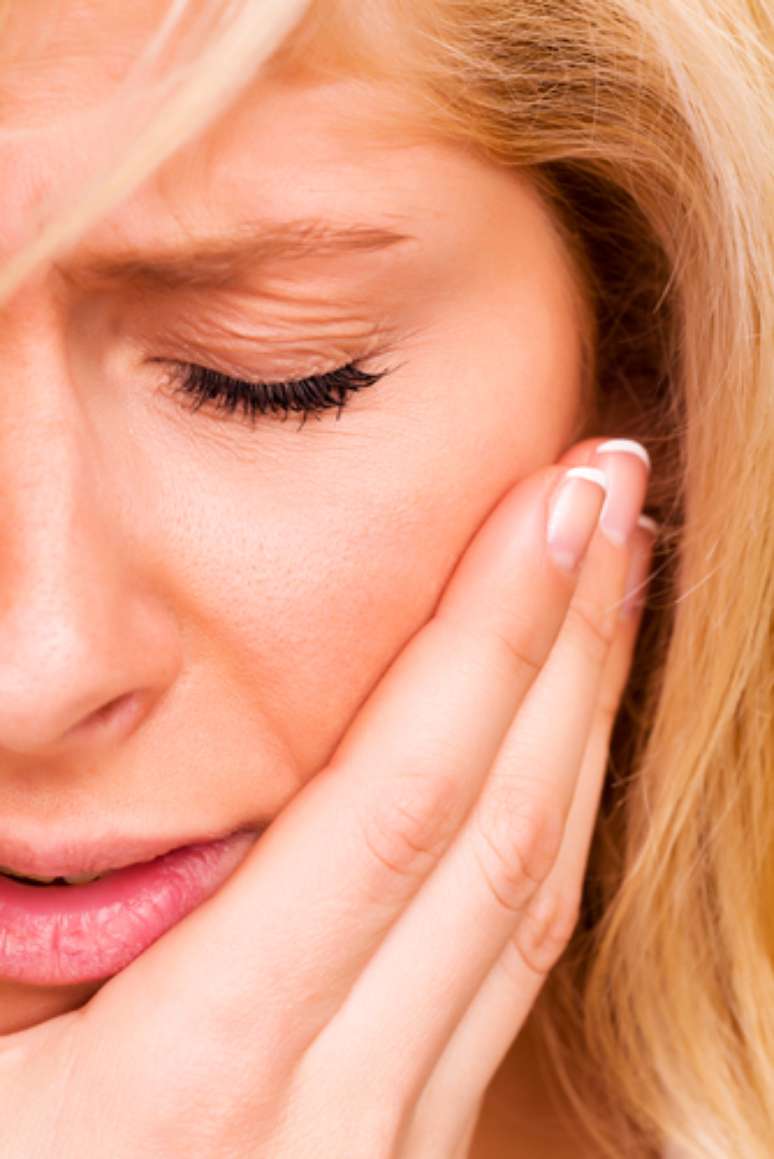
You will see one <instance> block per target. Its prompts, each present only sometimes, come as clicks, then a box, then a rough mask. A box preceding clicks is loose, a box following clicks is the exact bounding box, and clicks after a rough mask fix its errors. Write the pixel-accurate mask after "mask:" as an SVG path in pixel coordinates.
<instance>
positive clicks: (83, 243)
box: [0, 3, 631, 1154]
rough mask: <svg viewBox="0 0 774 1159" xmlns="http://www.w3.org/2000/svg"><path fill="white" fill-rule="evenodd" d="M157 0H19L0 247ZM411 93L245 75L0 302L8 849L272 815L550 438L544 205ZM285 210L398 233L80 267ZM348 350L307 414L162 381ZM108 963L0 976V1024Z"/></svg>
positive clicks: (559, 397) (317, 360)
mask: <svg viewBox="0 0 774 1159" xmlns="http://www.w3.org/2000/svg"><path fill="white" fill-rule="evenodd" d="M162 7H163V6H162V5H160V4H156V3H149V4H144V5H113V4H100V5H94V6H91V5H86V6H79V7H78V8H75V9H74V10H73V14H72V15H73V20H74V21H75V24H72V23H68V22H66V21H64V20H61V21H59V22H56V21H53V22H51V23H50V24H49V25H46V26H45V27H44V25H43V24H42V23H41V24H37V25H36V24H35V23H34V22H35V20H36V19H37V17H36V15H35V9H34V7H32V6H31V8H30V9H25V10H24V12H23V13H21V14H20V13H19V12H18V11H17V12H14V13H13V16H12V20H11V28H10V32H9V35H8V40H7V42H6V48H5V50H4V51H5V52H6V53H8V54H10V55H12V56H13V59H14V61H15V62H16V67H15V68H14V69H5V70H4V74H3V105H2V108H3V110H4V111H3V113H2V128H3V129H12V130H14V131H15V130H18V129H23V128H28V129H30V130H31V132H30V133H29V134H27V135H24V134H17V135H14V134H8V135H5V134H4V135H2V136H0V179H1V180H2V187H3V190H4V195H3V196H4V221H3V227H2V233H1V234H0V260H2V259H5V258H6V257H10V256H12V255H13V254H14V253H15V252H16V251H17V250H18V249H19V248H20V247H21V246H22V245H23V244H24V242H25V240H27V238H28V237H29V236H30V234H31V233H33V232H34V230H35V228H36V225H37V223H38V222H39V221H40V219H41V216H45V213H46V207H47V206H49V205H51V204H55V203H56V202H57V200H58V199H59V198H61V197H62V192H61V191H62V189H66V188H69V187H70V184H71V183H72V182H73V181H74V176H73V175H74V174H76V176H77V174H78V173H80V172H83V171H85V166H86V165H87V164H88V163H89V162H90V160H93V158H94V157H96V156H99V155H101V154H100V150H102V152H104V150H105V147H106V146H105V132H104V126H103V124H102V123H101V121H100V119H99V117H98V116H95V118H94V119H93V121H92V120H91V119H88V118H87V121H86V123H85V125H84V124H83V123H82V122H81V121H80V120H79V119H78V117H77V116H76V115H75V113H76V111H77V110H79V109H80V108H81V107H82V106H84V105H90V104H91V103H92V102H99V101H100V100H101V99H103V98H104V97H105V96H107V95H109V94H110V92H111V91H112V89H113V86H114V85H115V82H116V79H117V78H119V77H120V76H121V75H122V72H123V70H124V69H125V68H126V67H127V66H128V64H129V63H130V61H131V59H132V58H133V55H134V54H135V53H136V51H137V50H138V47H139V46H140V45H141V44H142V42H143V39H144V38H145V37H146V36H147V35H148V32H149V30H150V29H151V28H152V27H153V26H154V24H155V22H157V21H158V19H159V16H160V13H161V11H162ZM119 12H120V19H121V21H122V22H123V24H122V28H121V36H120V37H118V36H117V35H116V23H115V22H116V19H117V18H118V17H117V13H119ZM38 17H39V13H38ZM26 21H28V22H29V26H25V22H26ZM76 33H77V35H76ZM117 45H118V47H117ZM43 46H45V51H43ZM54 108H56V109H57V110H58V111H59V112H60V113H61V114H62V116H63V123H62V124H57V125H56V126H53V125H51V123H50V117H51V113H52V109H54ZM413 112H414V110H413V109H412V107H411V105H410V103H407V104H406V107H405V109H403V110H401V109H398V108H396V105H395V98H394V95H392V94H387V93H386V92H383V91H382V90H381V89H380V88H379V86H378V85H377V84H376V83H375V82H374V83H368V84H364V83H361V84H359V85H358V86H357V87H356V88H355V87H354V82H353V81H352V80H351V79H349V78H347V77H346V76H342V77H341V79H340V80H336V81H331V82H329V83H328V84H326V85H325V86H324V87H316V86H315V85H313V84H312V83H311V82H309V83H303V84H299V83H293V84H290V83H286V82H285V80H284V79H283V78H282V77H281V76H277V77H272V79H271V80H269V79H266V78H259V79H258V80H257V81H256V82H255V83H254V84H253V85H252V86H251V87H250V89H249V90H248V91H247V92H246V93H245V95H244V96H243V97H242V98H241V99H240V101H239V104H238V105H237V106H235V107H234V108H233V109H232V110H230V112H229V114H228V116H227V117H226V118H224V119H223V120H222V121H220V122H218V123H217V124H216V125H215V126H214V127H213V128H211V129H210V130H208V132H207V133H206V134H205V135H204V136H203V137H202V138H201V139H199V140H198V141H197V142H196V143H195V144H193V145H190V146H187V147H186V148H184V149H183V150H181V151H180V152H179V153H178V154H177V155H176V156H175V157H174V159H173V160H172V161H170V162H168V163H166V164H165V165H164V166H163V167H162V168H161V169H160V170H159V171H158V172H157V173H156V174H154V176H153V177H152V178H151V179H150V180H149V181H148V182H146V183H145V184H144V185H143V186H142V187H141V188H140V189H139V190H138V191H136V192H135V193H133V194H132V196H131V197H130V198H129V199H128V200H127V201H126V202H125V203H123V204H122V205H121V206H119V207H118V208H117V209H114V210H111V211H110V213H109V214H108V215H107V217H105V218H103V219H102V220H100V221H99V222H97V223H96V224H95V225H93V226H91V227H90V228H89V229H88V231H87V232H86V234H85V235H84V236H83V237H82V238H80V239H79V241H78V243H77V245H76V246H74V247H73V248H72V249H71V250H69V251H68V252H67V253H66V254H64V255H62V256H61V257H60V258H58V259H57V261H56V263H53V264H48V265H47V266H46V267H45V268H44V269H41V270H39V271H37V272H36V274H35V275H34V276H33V277H32V278H30V279H29V280H28V281H27V282H25V284H24V285H23V286H22V287H21V288H20V289H19V290H18V292H16V294H15V295H14V297H13V298H12V300H11V301H10V302H8V303H7V304H6V305H5V307H4V310H3V314H2V318H0V352H2V355H3V359H4V365H5V367H6V368H7V377H6V382H7V383H8V384H10V385H11V386H12V388H9V389H7V390H4V391H2V392H0V492H1V493H2V494H3V496H4V501H3V509H2V513H0V543H2V552H1V553H0V599H1V600H2V609H3V614H2V617H1V618H0V816H2V817H3V825H4V827H7V829H8V830H13V831H14V832H16V833H18V834H24V835H25V836H26V837H27V838H28V839H29V841H30V843H31V844H35V843H36V842H41V843H42V842H43V841H44V840H45V838H46V835H47V834H49V833H50V832H51V830H52V829H56V830H57V831H59V832H68V833H72V834H73V836H74V838H75V839H77V838H78V837H84V838H87V837H90V836H93V835H95V834H102V833H107V832H115V833H119V834H122V835H135V834H145V835H147V834H153V835H155V836H157V837H158V839H159V845H160V846H162V845H167V846H172V845H174V844H180V843H182V842H184V841H187V840H191V839H193V838H194V837H199V836H203V835H214V834H216V833H225V832H229V831H232V830H235V829H237V828H242V827H244V826H250V825H258V824H260V823H262V822H265V821H266V820H270V819H273V818H276V817H277V816H278V815H280V814H281V813H282V812H283V810H286V807H287V806H288V804H289V802H290V801H291V800H292V799H293V798H294V796H295V795H296V794H298V793H299V790H300V789H302V788H303V787H304V786H306V785H307V784H308V783H309V782H311V781H312V780H313V778H314V777H315V775H316V774H318V773H319V771H320V770H321V769H322V768H323V767H324V766H325V765H326V762H328V761H329V760H330V759H331V756H332V754H333V753H334V752H336V750H337V746H338V745H339V743H340V742H341V739H342V737H343V736H345V735H346V733H347V730H348V728H349V727H350V725H351V724H352V722H353V720H355V719H356V718H357V714H358V712H359V710H361V708H362V706H363V704H364V703H365V702H366V701H367V698H368V696H369V694H370V693H371V691H372V689H373V688H374V687H375V686H376V685H377V684H378V682H379V681H380V679H381V678H382V677H383V675H384V673H385V672H386V671H387V670H388V668H389V666H390V664H391V663H393V661H394V660H395V658H396V656H398V655H399V653H400V652H401V649H403V648H404V646H405V645H406V644H407V642H408V641H409V640H410V639H411V638H412V637H413V636H414V634H415V633H416V632H417V631H418V630H419V629H420V628H421V627H422V626H423V625H424V624H425V623H426V622H427V621H428V618H429V617H431V615H432V614H433V611H434V609H435V608H436V606H437V604H438V601H439V598H440V597H441V595H442V593H443V592H444V590H445V588H446V586H447V584H448V583H449V580H450V577H451V576H452V574H453V572H454V569H455V567H456V565H457V563H458V561H459V559H460V556H461V555H462V554H463V552H464V551H465V549H466V548H467V547H468V545H469V544H470V543H471V541H472V540H473V537H474V535H475V534H476V532H477V530H478V529H479V527H480V526H481V525H482V523H483V522H484V521H485V519H486V518H487V516H488V515H489V514H490V513H491V512H492V511H493V510H494V509H495V508H496V507H497V505H498V503H499V502H500V501H501V500H502V499H503V497H504V496H505V495H506V494H507V493H508V492H509V491H510V489H511V488H512V487H513V486H514V484H517V483H519V481H521V480H525V479H527V478H528V477H529V476H530V475H532V474H533V473H534V472H535V471H536V470H538V469H539V468H541V467H545V466H546V465H549V464H553V463H555V462H556V460H557V459H558V458H559V456H560V455H561V454H562V453H563V452H565V451H566V450H567V448H568V445H569V443H570V440H571V437H572V432H573V430H575V429H576V424H578V422H579V419H580V418H581V417H582V416H581V414H580V409H579V408H580V403H581V378H580V373H581V357H580V351H581V324H582V323H581V315H580V312H579V308H578V299H577V294H576V287H575V282H574V276H573V271H572V268H571V265H570V263H569V259H568V257H567V255H566V253H565V252H564V250H563V248H562V245H561V242H560V240H559V237H558V234H557V232H556V230H555V228H554V225H553V222H552V220H551V217H550V214H549V212H548V210H547V209H546V208H545V206H544V205H543V204H542V202H541V201H540V199H539V198H538V196H537V194H536V193H535V192H534V191H533V190H532V188H531V187H530V185H529V183H528V182H527V181H526V179H525V178H524V177H523V176H521V175H518V174H515V173H513V172H505V171H503V170H501V169H499V168H497V167H495V166H494V165H491V164H489V163H488V162H486V161H484V160H482V159H481V158H479V157H476V156H473V155H472V154H471V153H470V152H468V151H466V150H465V149H463V148H462V147H461V146H459V145H455V144H451V143H448V142H444V141H439V140H427V139H423V138H422V135H421V132H420V133H418V132H416V131H415V128H414V125H413V122H412V113H413ZM385 114H387V116H386V118H385ZM385 120H386V122H387V124H385ZM390 126H391V127H390ZM307 215H316V216H320V217H323V218H328V219H335V221H336V222H338V223H346V222H352V221H357V222H363V223H367V224H369V225H373V226H379V225H390V226H393V227H397V228H399V229H401V230H403V231H404V232H405V233H407V234H410V235H412V236H411V240H409V241H407V242H403V243H401V244H398V245H395V246H393V247H390V248H389V249H386V250H384V251H381V252H378V253H377V252H367V251H361V252H355V253H347V254H336V255H330V254H329V255H327V256H305V257H298V256H296V257H294V258H292V259H290V258H287V257H286V258H275V259H272V260H270V261H267V262H265V263H261V262H258V261H256V262H255V263H254V264H253V265H252V266H251V268H250V269H249V270H246V271H243V272H242V273H240V274H239V276H238V277H237V278H236V279H235V280H234V282H233V284H227V285H224V286H221V287H218V288H214V289H213V288H212V287H211V286H202V287H201V289H191V288H190V287H186V286H182V287H180V286H168V285H160V284H151V283H149V284H144V283H143V284H140V283H138V282H137V280H136V279H132V278H131V277H128V276H116V277H111V278H106V277H105V276H104V274H100V275H99V276H97V275H96V273H95V266H96V265H97V263H99V262H103V263H104V262H107V261H112V260H114V259H117V258H126V257H127V256H137V255H139V254H141V253H145V252H146V251H147V250H153V249H158V248H159V247H164V248H170V247H172V246H175V245H178V244H182V243H183V242H190V240H191V239H192V238H201V237H205V236H214V235H218V234H223V233H224V232H228V231H229V230H231V229H233V228H234V227H235V225H241V224H242V223H250V222H255V221H256V219H261V220H262V219H264V218H265V219H276V220H277V221H283V220H287V219H288V218H292V217H305V216H307ZM352 359H361V360H362V365H363V367H364V368H365V369H368V370H374V371H380V370H382V369H385V368H388V367H389V368H393V369H391V370H390V373H388V374H387V375H386V376H385V377H384V378H383V379H382V380H381V381H380V382H379V383H377V384H376V385H375V386H373V387H371V388H369V389H367V390H364V391H363V392H361V393H360V394H359V395H357V396H355V397H354V398H353V399H352V400H351V401H350V403H349V404H348V405H347V407H346V408H345V409H344V411H343V412H342V414H341V417H340V419H339V420H338V421H337V419H336V413H335V411H327V412H325V413H324V414H323V415H322V416H321V417H320V421H316V420H315V418H314V417H313V416H310V418H309V419H308V420H307V422H306V423H305V425H304V426H303V427H302V428H300V429H299V423H298V420H297V418H293V417H291V418H290V419H289V420H288V421H287V422H282V421H280V420H279V418H277V417H274V416H264V417H259V419H258V422H257V424H256V425H255V426H254V427H251V426H250V424H249V423H247V422H246V421H245V420H244V419H241V418H240V417H239V416H238V415H234V416H231V417H229V416H224V415H223V414H218V413H216V412H215V411H214V410H210V411H207V410H206V409H205V410H201V411H199V412H198V413H197V414H193V413H192V412H191V411H190V410H189V409H186V407H185V406H184V405H183V403H182V402H181V399H180V396H175V395H174V393H173V391H172V390H171V389H170V378H169V373H170V370H169V364H171V363H174V362H180V363H186V362H195V363H199V364H202V365H205V366H209V367H212V368H214V369H216V370H220V371H222V372H224V373H232V374H237V373H238V374H240V375H243V376H246V377H252V378H254V379H256V380H261V379H263V380H269V381H271V380H274V379H282V378H299V377H302V376H304V375H308V374H312V373H320V372H325V371H329V370H333V369H334V368H336V367H337V366H339V365H341V364H342V363H345V362H348V361H350V360H352ZM161 360H163V362H162V361H161ZM8 368H11V371H10V374H9V373H8ZM591 449H592V448H591V447H590V446H586V447H583V448H581V449H580V450H578V451H576V452H574V453H575V454H576V456H577V458H576V459H575V460H574V461H577V462H586V461H589V457H590V453H591ZM568 461H572V460H568ZM621 561H622V562H620V566H619V565H618V564H617V565H616V566H618V567H619V570H620V571H621V575H623V572H624V570H625V568H624V563H625V560H624V553H623V552H622V553H621ZM630 643H631V642H630V641H629V643H628V644H627V647H630ZM622 655H623V653H622ZM622 665H623V661H622V660H620V659H619V661H618V669H617V676H616V680H617V682H618V685H620V682H621V672H622V671H623V668H622ZM613 683H615V680H614V681H613ZM192 721H195V722H196V727H195V728H192V727H191V722H192ZM277 888H278V889H279V888H280V887H279V886H278V887H277ZM164 940H165V939H162V942H163V941H164ZM131 970H132V967H130V969H129V971H127V975H128V974H129V973H131ZM98 988H99V984H89V985H87V986H80V987H59V988H51V989H43V988H37V987H25V986H21V985H17V984H11V983H10V982H3V981H1V980H0V1032H3V1033H7V1032H10V1031H16V1030H19V1029H21V1028H29V1027H34V1026H37V1025H41V1024H43V1023H44V1022H45V1021H46V1020H49V1019H52V1018H53V1017H54V1016H55V1015H60V1014H63V1013H65V1012H67V1011H71V1010H75V1009H77V1008H80V1007H82V1006H83V1004H84V1002H86V1001H87V999H89V998H90V997H91V996H92V995H93V994H94V992H95V991H96V990H97V989H98ZM107 989H109V987H108V988H107ZM107 989H106V991H105V992H106V993H107ZM514 1034H515V1029H514ZM482 1154H483V1152H482Z"/></svg>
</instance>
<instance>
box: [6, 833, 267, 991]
mask: <svg viewBox="0 0 774 1159" xmlns="http://www.w3.org/2000/svg"><path fill="white" fill-rule="evenodd" d="M261 831H262V830H261ZM261 831H259V830H255V829H253V830H245V829H241V830H238V831H236V832H234V833H231V834H229V835H227V836H225V837H217V838H214V839H212V840H209V841H198V842H195V843H191V844H188V845H182V846H178V847H176V848H173V849H169V850H167V851H166V852H164V853H161V854H158V855H156V856H155V857H151V858H150V859H148V860H145V861H140V860H138V861H134V862H130V863H128V864H127V863H126V861H124V864H122V865H117V866H114V867H108V866H106V865H105V862H104V860H103V862H102V866H103V867H102V868H101V870H100V871H99V872H96V871H94V870H93V869H92V871H85V872H84V871H81V872H77V871H71V872H67V873H57V874H43V873H36V872H31V871H30V868H29V866H28V864H25V865H24V866H23V867H22V866H19V865H17V866H11V865H0V935H1V936H0V979H8V980H12V981H16V982H24V983H27V984H30V985H38V986H57V985H72V984H74V983H78V982H87V981H97V980H104V979H106V978H108V977H110V976H112V975H113V974H115V973H117V972H118V971H119V970H121V969H123V968H124V967H125V966H127V965H128V964H129V963H130V962H131V961H132V960H133V959H134V958H136V957H137V956H138V955H139V954H141V953H142V952H143V950H145V949H147V947H148V946H150V945H151V944H152V943H153V942H154V941H156V940H157V938H159V937H161V935H162V934H164V933H165V932H166V931H167V930H168V929H170V928H171V927H172V926H173V925H176V924H177V922H179V921H181V920H182V919H183V918H184V917H185V916H186V915H187V914H188V913H190V912H191V911H192V910H193V909H195V908H196V907H197V906H199V905H200V904H201V903H202V902H203V901H205V900H206V899H207V898H208V897H210V896H211V895H212V894H213V893H215V891H216V890H217V889H218V888H219V887H220V886H221V885H222V884H223V882H224V881H225V880H226V879H227V878H228V877H229V876H230V875H231V874H232V873H233V872H234V870H235V869H236V867H237V866H238V865H239V864H240V862H241V861H243V860H244V858H245V857H246V855H247V853H248V851H249V849H250V848H251V847H252V845H253V844H254V843H255V841H256V840H257V839H258V837H259V835H260V832H261ZM125 849H126V847H125ZM95 864H97V863H96V862H92V866H94V865H95ZM36 868H37V866H36ZM56 868H60V869H62V868H66V869H69V870H72V869H73V867H72V865H69V866H65V865H63V864H62V863H61V862H60V863H58V864H57V866H56Z"/></svg>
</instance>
